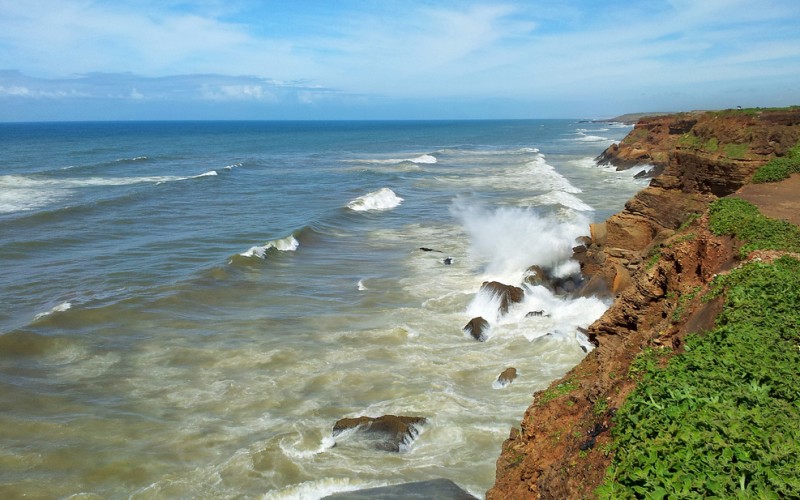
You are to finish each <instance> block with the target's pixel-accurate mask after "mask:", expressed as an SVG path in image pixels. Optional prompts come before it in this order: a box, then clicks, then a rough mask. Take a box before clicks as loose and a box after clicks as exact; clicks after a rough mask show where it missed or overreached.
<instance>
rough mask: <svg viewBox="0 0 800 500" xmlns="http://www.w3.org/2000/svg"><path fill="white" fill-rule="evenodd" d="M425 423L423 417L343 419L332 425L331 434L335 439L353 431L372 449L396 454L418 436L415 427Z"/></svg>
mask: <svg viewBox="0 0 800 500" xmlns="http://www.w3.org/2000/svg"><path fill="white" fill-rule="evenodd" d="M425 422H427V419H425V418H424V417H402V416H396V415H383V416H382V417H377V418H374V417H356V418H343V419H340V420H338V421H337V422H336V423H335V424H334V425H333V431H332V434H333V436H334V437H336V436H338V435H340V434H341V433H343V432H344V431H346V430H349V429H355V431H356V432H358V433H361V434H362V435H364V436H365V437H366V439H367V440H368V441H369V442H370V444H371V445H372V446H373V447H374V448H376V449H378V450H384V451H394V452H398V451H400V450H401V449H402V448H403V447H405V446H408V445H409V444H410V443H411V442H412V441H413V440H414V439H415V438H416V437H417V436H418V435H419V430H418V429H417V427H418V426H420V425H423V424H424V423H425Z"/></svg>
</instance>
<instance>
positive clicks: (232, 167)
mask: <svg viewBox="0 0 800 500" xmlns="http://www.w3.org/2000/svg"><path fill="white" fill-rule="evenodd" d="M241 166H242V164H241V163H233V164H231V165H225V166H224V167H223V168H224V169H225V170H233V169H234V168H239V167H241Z"/></svg>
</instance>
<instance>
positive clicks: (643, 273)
mask: <svg viewBox="0 0 800 500" xmlns="http://www.w3.org/2000/svg"><path fill="white" fill-rule="evenodd" d="M798 140H800V109H798V108H792V109H782V110H743V111H722V112H703V113H700V112H694V113H681V114H675V115H670V116H658V117H649V118H643V119H642V120H640V121H639V122H638V123H637V125H636V126H635V127H634V129H633V130H632V131H631V132H630V133H629V134H628V136H627V137H626V138H625V139H624V140H623V141H622V142H621V143H620V144H615V145H612V146H611V147H609V148H608V149H607V150H606V151H605V152H604V153H603V154H602V155H601V156H600V157H598V161H600V162H608V163H611V164H613V165H617V166H618V168H620V169H624V168H629V167H631V166H633V165H638V164H651V165H654V166H656V167H658V169H659V170H660V172H659V173H658V175H656V176H655V177H654V178H653V179H652V180H651V182H650V185H649V186H648V187H647V188H645V189H643V190H642V191H640V192H639V193H638V194H637V195H636V196H635V197H634V198H633V199H631V200H630V201H629V202H628V203H627V204H626V205H625V208H624V210H622V211H621V212H619V213H617V214H615V215H613V216H612V217H610V218H609V219H608V220H607V221H606V222H604V223H599V224H593V225H592V227H591V245H589V248H588V251H586V252H583V253H581V254H576V255H575V258H576V259H578V260H579V261H580V262H581V267H582V269H583V272H584V274H585V276H586V277H587V278H589V280H590V282H591V281H594V282H599V283H598V284H605V285H606V286H608V287H609V289H611V290H612V292H613V293H614V295H615V297H616V298H615V301H614V303H613V305H612V306H611V307H610V308H609V310H608V311H607V312H606V313H605V314H604V315H603V317H601V318H600V319H599V320H597V321H596V322H595V323H594V324H592V325H591V326H590V328H589V329H588V334H589V336H590V338H591V339H592V341H593V343H594V344H595V345H596V346H597V347H596V348H595V349H594V350H593V351H592V352H590V353H589V354H588V355H587V356H586V357H585V358H584V360H583V361H582V362H581V363H580V364H579V365H578V366H576V367H575V368H574V369H573V370H571V371H570V372H569V373H568V374H567V375H565V376H564V377H563V378H562V379H560V380H557V381H555V382H553V383H552V384H551V386H550V387H549V388H548V389H547V390H545V391H541V392H537V393H536V394H534V398H533V403H532V404H531V406H530V407H529V408H528V410H527V411H526V412H525V415H524V417H523V419H522V422H521V427H520V429H512V431H511V434H510V436H509V438H508V439H507V440H506V441H505V443H504V445H503V450H502V454H501V456H500V458H499V459H498V461H497V477H496V482H495V485H494V487H493V488H492V489H491V490H489V491H488V492H487V498H488V499H500V498H503V499H505V498H559V499H563V498H592V497H594V491H595V489H596V488H597V486H598V485H599V484H601V483H602V482H603V480H604V477H605V475H606V470H607V468H608V466H609V464H610V463H611V460H612V458H613V452H612V447H611V446H610V443H611V441H612V438H611V429H612V428H613V427H614V425H615V422H614V415H615V414H616V411H617V409H618V408H620V406H621V405H622V404H623V403H624V402H625V400H626V398H627V397H628V396H629V395H630V394H631V392H632V391H633V390H634V389H635V387H636V386H637V383H638V382H639V379H638V378H637V377H636V366H637V365H636V364H635V363H634V361H635V360H636V359H637V358H639V359H641V358H640V355H641V354H642V353H643V352H649V351H648V350H652V349H657V348H659V347H662V346H667V347H669V348H670V352H676V353H680V352H681V350H682V348H683V347H684V344H685V340H684V339H685V337H686V336H687V335H688V334H690V333H695V332H700V331H705V330H707V329H709V328H711V327H712V326H713V325H714V321H715V318H716V317H717V315H718V313H719V312H720V310H721V308H722V301H721V300H719V299H716V300H713V301H710V302H703V301H700V300H699V298H698V297H699V296H700V295H701V292H702V291H703V290H706V289H707V287H708V284H709V282H710V281H711V279H712V277H713V276H715V275H717V274H719V273H724V272H726V271H728V270H730V269H731V268H733V267H735V266H736V265H737V264H739V261H740V259H741V257H740V252H739V246H740V242H738V241H737V240H735V239H734V238H732V237H730V236H718V235H715V234H714V233H713V232H712V231H710V230H709V218H708V214H707V212H708V207H709V204H710V203H712V202H713V201H714V200H717V199H718V198H720V197H727V196H731V195H734V196H742V197H744V198H746V197H747V196H746V193H742V191H747V188H750V187H751V185H749V183H750V179H751V178H752V176H753V174H754V172H755V171H756V169H757V168H758V167H760V166H761V165H764V164H765V163H767V162H768V161H769V160H770V159H772V158H774V157H781V156H784V155H786V154H787V152H789V150H790V149H791V148H792V147H793V146H794V145H795V144H797V143H798ZM787 183H788V184H786V186H788V187H787V188H784V191H785V190H786V189H788V190H789V191H788V192H789V196H783V197H782V198H781V196H776V195H769V194H767V195H766V196H762V198H759V199H760V200H761V202H762V204H763V205H775V204H783V205H781V206H784V205H786V203H789V205H790V206H788V208H787V207H786V206H784V209H785V211H786V212H785V213H799V212H800V206H798V198H799V197H798V196H796V193H795V192H793V191H792V190H793V189H796V187H797V185H798V178H797V176H796V175H795V176H794V177H793V178H792V179H790V180H789V181H787ZM742 188H745V189H744V190H743V189H742ZM750 196H751V199H756V198H757V197H754V196H755V195H754V194H753V192H750ZM787 200H788V201H787ZM589 288H590V289H594V287H591V286H590V287H589Z"/></svg>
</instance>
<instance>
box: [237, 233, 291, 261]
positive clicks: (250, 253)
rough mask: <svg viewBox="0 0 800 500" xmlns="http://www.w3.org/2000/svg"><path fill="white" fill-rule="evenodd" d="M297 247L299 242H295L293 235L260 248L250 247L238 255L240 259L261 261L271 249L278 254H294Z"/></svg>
mask: <svg viewBox="0 0 800 500" xmlns="http://www.w3.org/2000/svg"><path fill="white" fill-rule="evenodd" d="M299 246H300V242H299V241H297V239H296V238H295V237H294V236H293V235H289V236H287V237H285V238H281V239H278V240H272V241H268V242H266V243H265V244H264V245H261V246H254V247H250V249H249V250H247V251H246V252H242V253H240V254H239V255H241V256H242V257H258V258H260V259H263V258H265V257H266V255H267V252H268V251H269V250H270V249H272V248H274V249H275V250H278V251H280V252H294V251H295V250H297V247H299Z"/></svg>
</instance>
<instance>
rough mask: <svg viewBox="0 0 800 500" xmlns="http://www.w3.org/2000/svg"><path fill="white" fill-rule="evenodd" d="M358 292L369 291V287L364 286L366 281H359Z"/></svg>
mask: <svg viewBox="0 0 800 500" xmlns="http://www.w3.org/2000/svg"><path fill="white" fill-rule="evenodd" d="M358 290H359V291H362V292H363V291H364V290H369V288H367V285H365V284H364V280H358Z"/></svg>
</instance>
